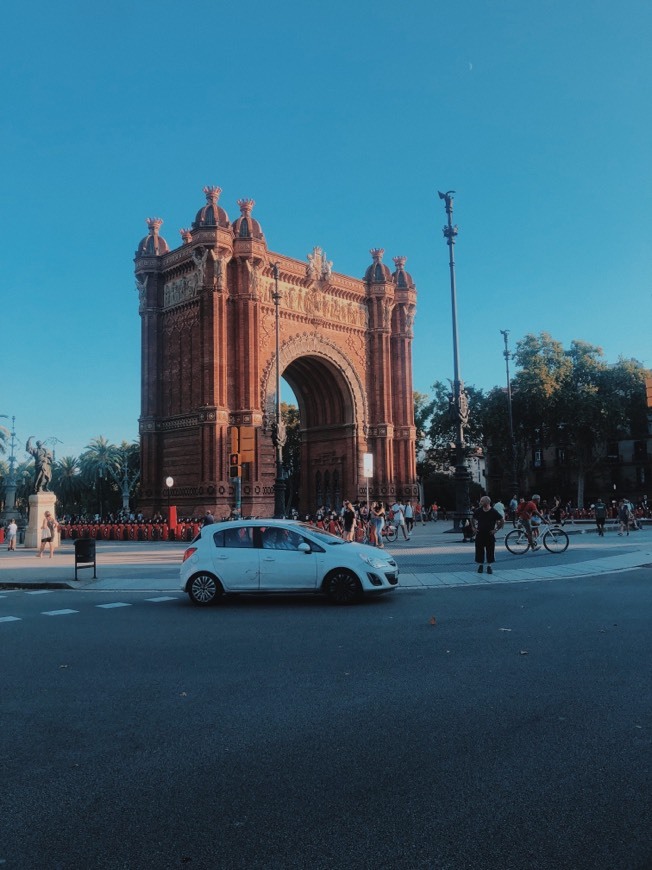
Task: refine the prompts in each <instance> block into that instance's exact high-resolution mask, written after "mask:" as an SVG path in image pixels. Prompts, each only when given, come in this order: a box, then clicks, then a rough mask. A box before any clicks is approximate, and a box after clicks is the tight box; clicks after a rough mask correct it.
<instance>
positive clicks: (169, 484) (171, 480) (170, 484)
mask: <svg viewBox="0 0 652 870" xmlns="http://www.w3.org/2000/svg"><path fill="white" fill-rule="evenodd" d="M165 485H166V487H167V490H168V517H167V519H168V524H169V522H170V490H171V489H172V487H173V486H174V478H173V477H166V478H165Z"/></svg>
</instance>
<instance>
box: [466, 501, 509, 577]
mask: <svg viewBox="0 0 652 870" xmlns="http://www.w3.org/2000/svg"><path fill="white" fill-rule="evenodd" d="M504 524H505V520H504V519H503V517H502V516H501V515H500V514H499V513H498V511H497V510H495V509H494V508H492V507H491V499H490V498H489V496H488V495H483V496H482V498H481V499H480V507H479V508H478V509H477V510H475V511H474V512H473V528H474V529H475V561H476V562H477V563H478V574H482V572H483V570H484V567H483V566H484V558H485V553H486V556H487V574H493V568H492V567H491V565H492V563H493V562H494V561H495V559H494V553H495V550H496V532H497V531H498V529H502V527H503V525H504Z"/></svg>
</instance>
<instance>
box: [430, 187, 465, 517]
mask: <svg viewBox="0 0 652 870" xmlns="http://www.w3.org/2000/svg"><path fill="white" fill-rule="evenodd" d="M454 193H455V191H454V190H449V191H447V192H446V193H442V192H441V191H438V194H439V198H440V199H443V200H444V204H445V206H446V215H447V216H448V223H447V225H446V226H445V227H444V230H443V232H444V238H445V239H446V244H447V245H448V251H449V255H448V261H449V267H450V278H451V310H452V317H453V371H454V381H453V395H452V397H451V414H452V417H453V420H454V423H455V514H454V522H453V529H454V530H456V531H457V530H459V529H460V527H461V526H462V525H463V523H464V520H466V519H467V518H468V517H470V515H471V506H470V498H469V481H470V474H469V469H468V468H467V465H466V457H465V453H466V450H465V448H466V443H465V440H464V429H465V428H466V426H467V425H468V421H469V404H468V400H467V397H466V393H465V392H464V382H463V381H462V380H460V360H459V349H458V335H457V292H456V288H455V255H454V253H453V246H454V245H455V237H456V236H457V233H458V229H457V226H453V194H454Z"/></svg>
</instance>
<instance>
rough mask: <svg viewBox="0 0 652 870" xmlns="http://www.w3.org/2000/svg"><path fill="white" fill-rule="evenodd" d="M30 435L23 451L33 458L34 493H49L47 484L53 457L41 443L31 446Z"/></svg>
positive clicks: (50, 474)
mask: <svg viewBox="0 0 652 870" xmlns="http://www.w3.org/2000/svg"><path fill="white" fill-rule="evenodd" d="M33 437H34V436H33V435H30V436H29V438H28V439H27V444H26V445H25V450H26V451H27V453H30V454H31V455H32V456H33V457H34V490H33V491H34V492H49V491H50V490H49V489H48V486H49V483H50V481H51V480H52V460H53V456H52V454H51V453H50V451H49V450H48V449H47V447H46V446H45V444H43V442H42V441H37V442H36V446H35V447H33V446H32V438H33Z"/></svg>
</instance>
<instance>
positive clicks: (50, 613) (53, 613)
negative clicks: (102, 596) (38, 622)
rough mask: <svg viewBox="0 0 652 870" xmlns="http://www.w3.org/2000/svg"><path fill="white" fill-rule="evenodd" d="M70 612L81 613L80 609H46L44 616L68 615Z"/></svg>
mask: <svg viewBox="0 0 652 870" xmlns="http://www.w3.org/2000/svg"><path fill="white" fill-rule="evenodd" d="M69 613H79V611H78V610H44V611H43V613H42V615H43V616H67V615H68V614H69Z"/></svg>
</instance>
